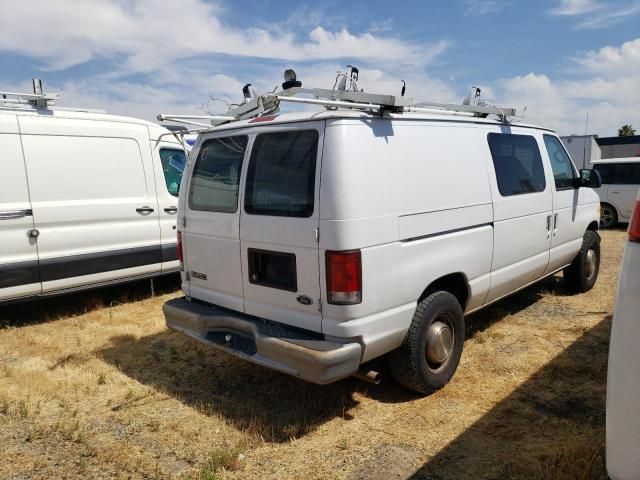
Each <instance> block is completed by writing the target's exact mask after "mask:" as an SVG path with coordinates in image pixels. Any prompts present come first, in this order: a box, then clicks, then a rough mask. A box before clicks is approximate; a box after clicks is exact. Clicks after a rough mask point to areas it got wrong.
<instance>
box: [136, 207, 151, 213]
mask: <svg viewBox="0 0 640 480" xmlns="http://www.w3.org/2000/svg"><path fill="white" fill-rule="evenodd" d="M153 211H154V210H153V208H151V207H146V206H145V207H139V208H136V212H138V213H153Z"/></svg>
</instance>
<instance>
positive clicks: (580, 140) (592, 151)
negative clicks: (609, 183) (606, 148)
mask: <svg viewBox="0 0 640 480" xmlns="http://www.w3.org/2000/svg"><path fill="white" fill-rule="evenodd" d="M596 138H597V137H596V135H567V136H565V137H560V139H561V140H562V143H563V144H564V146H565V148H566V149H567V151H568V152H569V155H571V158H572V160H573V162H574V163H575V164H576V167H577V168H578V169H580V168H592V167H591V162H593V161H594V160H600V158H602V152H601V150H600V147H599V146H598V143H597V141H596Z"/></svg>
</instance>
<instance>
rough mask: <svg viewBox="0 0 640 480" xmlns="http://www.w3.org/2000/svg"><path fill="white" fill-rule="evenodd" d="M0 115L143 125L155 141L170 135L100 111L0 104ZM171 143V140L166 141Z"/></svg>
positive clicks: (154, 126)
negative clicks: (164, 135) (162, 136)
mask: <svg viewBox="0 0 640 480" xmlns="http://www.w3.org/2000/svg"><path fill="white" fill-rule="evenodd" d="M0 115H18V116H23V115H28V116H48V117H53V118H67V119H75V120H91V121H103V122H119V123H131V124H135V125H143V126H146V127H148V128H149V133H150V136H151V138H152V139H153V140H157V138H158V136H160V135H162V134H165V133H170V131H169V130H168V129H167V128H165V127H164V126H163V125H158V124H157V123H153V122H150V121H148V120H143V119H140V118H134V117H126V116H123V115H111V114H108V113H106V112H104V111H100V110H91V109H78V108H64V107H48V108H37V107H32V106H30V105H21V106H19V107H16V106H5V105H1V104H0ZM168 141H171V139H168Z"/></svg>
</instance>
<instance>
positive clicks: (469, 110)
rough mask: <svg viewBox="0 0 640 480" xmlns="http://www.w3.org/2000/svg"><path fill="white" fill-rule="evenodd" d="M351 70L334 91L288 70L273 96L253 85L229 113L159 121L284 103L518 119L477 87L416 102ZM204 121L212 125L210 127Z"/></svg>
mask: <svg viewBox="0 0 640 480" xmlns="http://www.w3.org/2000/svg"><path fill="white" fill-rule="evenodd" d="M350 68H351V72H350V74H349V75H348V74H346V73H340V72H338V76H337V77H336V82H335V85H334V87H333V89H323V88H302V82H299V81H297V79H296V74H295V72H294V71H293V70H290V69H289V70H286V71H285V82H284V83H283V84H282V90H280V91H278V92H276V91H275V90H274V92H272V93H265V94H263V95H260V96H257V95H256V94H255V92H254V91H253V90H250V89H249V87H250V86H251V84H247V85H245V86H244V88H243V89H242V91H243V95H244V102H243V103H241V104H239V105H236V106H234V107H233V108H229V110H228V111H227V112H226V113H224V114H222V115H169V114H160V115H158V120H159V121H166V120H169V121H175V122H181V123H186V124H190V125H196V126H202V127H215V126H218V125H222V124H225V123H229V122H235V121H239V120H245V119H249V118H255V117H260V116H264V115H269V114H272V113H277V112H279V110H280V104H281V103H282V102H285V103H303V104H311V105H319V106H323V107H325V108H326V109H327V110H337V109H339V108H342V109H351V110H360V111H363V112H370V113H374V114H378V115H384V114H385V113H398V114H400V113H405V112H416V113H436V114H443V115H463V116H469V117H482V118H484V117H487V116H488V115H497V116H498V117H499V118H500V120H501V121H503V122H507V119H508V117H514V116H516V109H515V108H504V107H498V106H494V105H490V104H488V103H487V102H484V101H481V100H480V99H479V97H480V89H479V88H477V87H473V88H472V89H471V93H470V94H469V96H468V97H467V98H466V99H465V100H464V101H463V102H462V104H449V103H433V102H419V103H415V102H414V101H413V99H411V98H407V97H405V96H404V92H405V87H404V86H403V87H402V90H401V93H400V96H397V95H381V94H375V93H365V92H364V91H362V90H358V86H357V83H356V82H357V79H358V69H357V68H355V67H351V66H350ZM347 82H349V87H347ZM403 84H404V82H403ZM196 120H197V121H196ZM203 121H207V122H209V123H210V125H209V124H207V123H204V122H203Z"/></svg>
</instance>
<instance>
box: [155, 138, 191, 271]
mask: <svg viewBox="0 0 640 480" xmlns="http://www.w3.org/2000/svg"><path fill="white" fill-rule="evenodd" d="M151 148H152V152H153V153H152V155H153V162H154V165H153V170H154V174H155V179H156V182H155V183H156V194H157V195H158V216H159V219H160V241H161V243H162V271H163V272H165V271H166V272H170V271H174V270H177V269H178V268H179V267H180V264H179V262H178V250H177V218H178V193H179V190H180V182H181V180H182V173H183V172H184V169H185V166H186V161H187V158H186V155H185V152H184V150H183V148H182V146H180V145H179V144H177V143H171V142H165V141H160V142H156V141H152V142H151Z"/></svg>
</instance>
